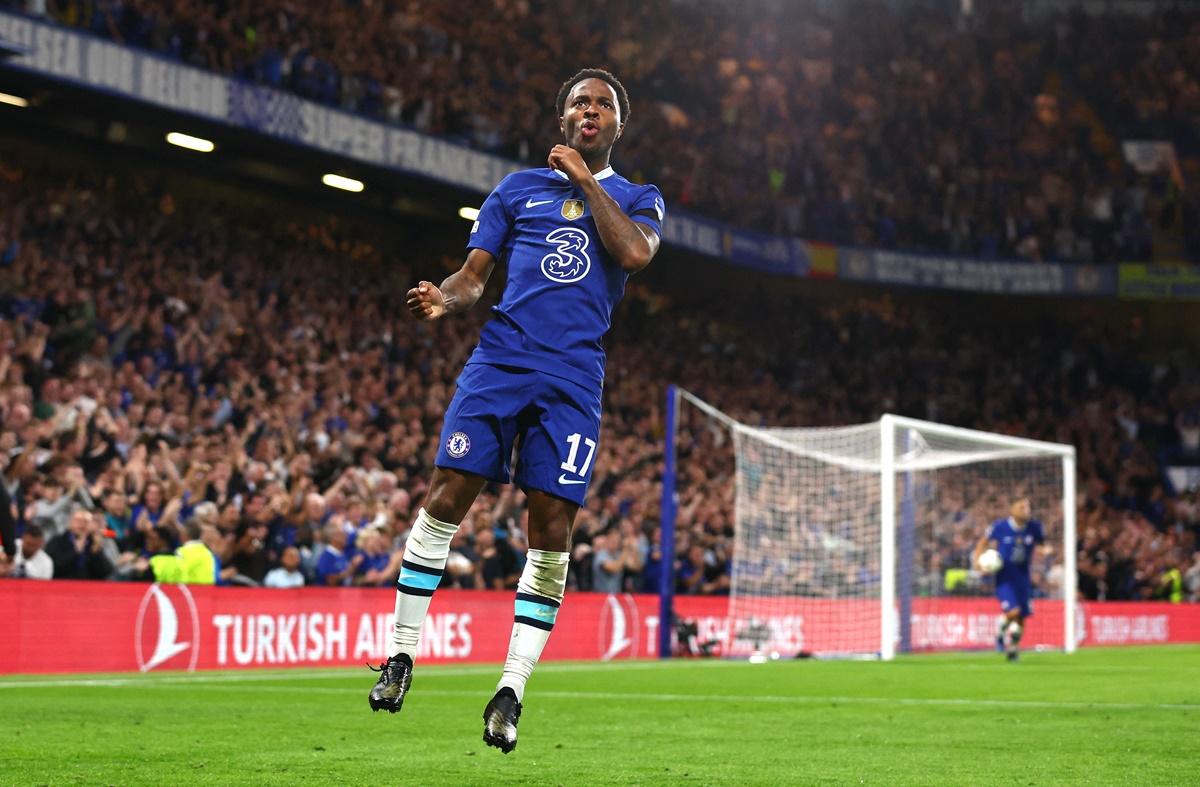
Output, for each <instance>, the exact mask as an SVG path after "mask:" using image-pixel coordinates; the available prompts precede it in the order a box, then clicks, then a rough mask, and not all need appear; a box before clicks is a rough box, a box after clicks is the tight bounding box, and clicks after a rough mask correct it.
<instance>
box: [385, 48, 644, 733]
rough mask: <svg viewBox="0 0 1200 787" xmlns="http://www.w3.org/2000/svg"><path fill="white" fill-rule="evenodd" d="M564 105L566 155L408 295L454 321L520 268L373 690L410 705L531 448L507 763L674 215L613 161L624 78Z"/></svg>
mask: <svg viewBox="0 0 1200 787" xmlns="http://www.w3.org/2000/svg"><path fill="white" fill-rule="evenodd" d="M556 109H557V114H558V118H559V127H560V129H561V131H562V134H563V137H564V139H565V143H566V144H561V145H555V146H554V147H553V148H552V149H551V150H550V155H549V158H548V161H547V164H548V165H549V166H548V167H546V168H543V169H530V170H524V171H521V172H514V173H513V174H511V175H509V176H508V177H506V178H505V179H504V180H503V181H501V182H500V184H499V185H498V186H497V187H496V189H495V191H493V192H492V193H491V195H489V196H488V198H487V199H486V200H485V201H484V203H483V207H482V208H481V209H480V211H479V219H478V221H476V222H475V225H474V226H473V227H472V228H471V234H470V240H469V241H468V242H467V249H468V253H467V258H466V262H465V263H464V264H463V266H462V268H461V269H460V270H459V271H457V272H456V273H454V274H452V275H450V276H449V277H448V278H447V279H446V280H445V281H443V282H442V283H441V284H440V285H435V284H433V283H431V282H427V281H422V282H420V283H418V285H417V286H416V287H414V288H413V289H411V290H409V292H408V308H409V309H410V310H411V311H412V313H413V314H414V315H416V316H417V317H418V318H419V319H422V320H437V319H441V318H443V317H446V316H448V315H453V314H457V313H459V312H463V311H466V310H467V309H469V308H471V306H473V305H474V304H475V302H476V301H477V300H479V297H480V295H482V293H483V288H484V284H485V283H486V282H487V280H488V277H489V276H490V275H491V273H492V270H493V268H494V267H495V266H496V264H497V263H498V262H499V263H503V264H505V265H506V266H507V279H506V282H505V286H504V294H503V296H502V297H501V299H500V303H499V305H497V306H495V307H493V308H492V319H491V321H489V322H488V323H487V325H485V326H484V328H483V331H482V332H481V335H480V338H479V344H478V346H477V347H476V348H475V351H474V352H473V353H472V355H471V357H470V359H469V360H468V361H467V364H466V366H465V368H464V369H463V371H462V373H461V374H460V375H459V377H458V382H457V391H456V392H455V395H454V398H453V399H452V400H451V402H450V405H449V407H448V409H447V410H446V416H445V420H444V422H443V426H442V435H441V447H440V449H439V452H438V455H437V459H436V461H435V465H436V467H435V470H434V473H433V478H432V480H431V484H430V489H429V494H428V496H427V497H426V499H425V504H424V507H423V508H421V510H420V511H419V512H418V514H417V517H416V522H415V523H414V524H413V527H412V531H411V533H410V535H409V537H408V543H407V547H406V551H405V554H404V562H403V564H402V569H401V572H400V577H399V580H398V581H397V594H396V612H395V615H396V617H395V625H394V629H393V638H392V642H391V644H390V647H389V649H388V660H387V661H386V662H385V663H384V664H383V665H381V668H380V669H381V674H380V676H379V680H378V682H377V683H376V684H375V687H374V688H373V689H372V690H371V693H370V704H371V707H372V708H373V709H375V710H381V709H382V710H388V711H391V712H393V713H394V712H396V711H398V710H400V706H401V704H402V703H403V702H404V697H405V695H406V694H407V692H408V689H409V685H410V684H411V682H412V670H413V660H414V658H415V657H416V653H417V643H418V636H419V634H420V631H421V623H422V621H423V620H424V619H425V615H426V612H427V610H428V609H429V602H430V597H431V596H432V595H433V592H434V590H435V589H436V588H437V586H438V584H439V583H440V581H441V577H442V572H443V571H444V570H445V565H446V557H447V555H448V553H449V545H450V539H451V538H452V537H453V536H454V533H455V532H456V531H457V530H458V525H459V523H460V522H461V521H462V519H463V517H464V516H465V515H466V513H467V511H468V509H469V508H470V507H471V504H472V503H473V502H474V500H475V498H476V496H477V495H478V494H479V492H480V491H481V490H482V489H483V486H484V484H486V483H487V482H488V481H494V482H497V483H508V482H509V480H510V475H511V472H510V468H509V458H510V457H511V455H512V450H513V446H514V445H516V447H517V454H518V459H517V462H516V473H515V480H516V483H517V484H518V485H520V486H521V487H522V488H523V489H524V490H525V493H526V495H527V498H528V504H529V533H528V542H529V545H530V547H531V548H530V549H529V554H528V560H527V562H526V564H525V567H524V570H523V572H522V574H521V577H520V581H519V583H518V585H517V594H516V603H515V609H514V616H513V627H512V636H511V638H510V639H509V648H508V657H507V660H506V661H505V663H504V670H503V674H502V675H501V678H500V682H499V684H498V686H497V691H496V694H495V696H494V697H492V699H491V701H490V702H489V703H488V704H487V707H486V709H485V710H484V713H483V719H484V731H483V739H484V741H485V742H486V743H487V744H488V745H490V746H495V747H496V748H499V749H500V750H501V751H503V752H505V753H506V754H507V753H508V752H510V751H512V750H513V749H514V748H516V745H517V721H518V719H519V718H520V715H521V707H522V705H521V704H522V702H523V700H524V693H525V683H526V681H527V680H528V679H529V676H530V674H531V673H532V671H533V667H534V665H535V664H536V663H537V660H538V658H539V656H540V655H541V653H542V649H543V648H544V647H545V645H546V642H547V640H548V639H549V637H550V632H551V631H552V630H553V628H554V622H555V619H556V618H557V616H558V612H559V606H560V604H561V602H562V598H563V589H564V586H565V584H566V578H567V557H568V551H569V549H570V546H571V527H572V525H573V523H574V521H575V514H576V512H577V511H578V510H579V506H580V505H581V504H582V503H583V501H584V497H585V495H586V493H587V488H588V483H589V481H590V480H591V477H592V471H593V470H594V463H593V460H594V459H595V457H596V450H597V443H598V441H599V438H600V394H601V389H602V387H603V383H604V361H605V356H604V347H603V345H602V342H601V340H602V339H603V337H604V334H605V333H606V332H607V331H608V329H609V325H610V323H611V320H612V314H613V309H614V308H615V307H616V305H617V302H618V301H619V300H620V298H621V295H622V294H623V292H624V289H625V281H626V280H627V279H628V278H629V276H630V275H631V274H633V273H636V272H638V271H640V270H641V269H642V268H645V267H646V266H647V265H649V264H650V260H652V259H653V258H654V255H655V253H656V252H657V251H658V247H659V237H660V234H661V229H662V221H663V215H664V206H663V199H662V195H661V194H660V192H659V190H658V189H657V188H656V187H655V186H639V185H637V184H634V183H631V182H629V181H628V180H626V179H625V178H623V177H621V176H620V175H618V174H617V173H616V172H614V171H613V169H612V167H611V166H610V165H609V156H610V154H611V153H612V148H613V145H614V144H615V143H616V141H617V140H618V139H620V137H621V133H622V132H623V131H624V129H625V123H626V122H627V121H628V119H629V97H628V95H627V94H626V92H625V88H624V87H623V86H622V85H621V83H620V81H618V80H617V78H616V77H615V76H613V75H612V74H610V73H608V72H607V71H602V70H600V69H584V70H582V71H580V72H579V73H577V74H575V76H573V77H571V78H570V79H568V80H567V81H566V82H565V83H563V85H562V88H561V89H560V90H559V93H558V97H557V104H556Z"/></svg>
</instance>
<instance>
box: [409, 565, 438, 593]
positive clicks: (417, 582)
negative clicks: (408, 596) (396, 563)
mask: <svg viewBox="0 0 1200 787" xmlns="http://www.w3.org/2000/svg"><path fill="white" fill-rule="evenodd" d="M441 581H442V575H441V573H437V574H426V573H424V572H419V571H412V570H411V569H408V568H403V569H401V570H400V580H399V584H401V585H404V586H405V587H410V588H419V589H420V590H436V589H437V586H438V583H440V582H441Z"/></svg>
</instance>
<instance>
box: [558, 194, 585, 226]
mask: <svg viewBox="0 0 1200 787" xmlns="http://www.w3.org/2000/svg"><path fill="white" fill-rule="evenodd" d="M562 215H563V218H564V219H567V220H568V221H574V220H575V219H577V218H579V217H580V216H582V215H583V200H581V199H568V200H563V205H562Z"/></svg>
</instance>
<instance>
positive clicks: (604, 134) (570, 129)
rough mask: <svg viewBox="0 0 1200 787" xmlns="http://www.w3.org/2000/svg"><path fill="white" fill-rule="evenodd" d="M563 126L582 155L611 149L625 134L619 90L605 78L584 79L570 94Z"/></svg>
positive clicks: (567, 137) (568, 138)
mask: <svg viewBox="0 0 1200 787" xmlns="http://www.w3.org/2000/svg"><path fill="white" fill-rule="evenodd" d="M559 126H560V128H561V129H562V133H563V136H564V137H565V138H566V140H567V145H568V146H569V147H572V148H574V149H575V150H578V151H579V152H580V153H582V154H585V155H586V154H589V153H599V152H602V151H607V150H609V149H610V148H611V147H612V146H613V144H614V143H616V141H617V139H618V138H619V137H620V136H621V110H620V107H619V105H618V104H617V93H616V91H615V90H613V88H612V85H610V84H608V83H607V82H605V81H604V80H603V79H584V80H582V81H580V82H579V83H577V84H576V85H575V87H573V88H571V92H570V93H568V94H567V101H566V106H565V107H564V108H563V116H562V118H560V119H559Z"/></svg>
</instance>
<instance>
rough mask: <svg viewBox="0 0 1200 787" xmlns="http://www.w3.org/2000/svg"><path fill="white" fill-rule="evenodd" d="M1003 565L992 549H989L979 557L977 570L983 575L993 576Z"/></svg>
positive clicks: (1001, 559) (1002, 561)
mask: <svg viewBox="0 0 1200 787" xmlns="http://www.w3.org/2000/svg"><path fill="white" fill-rule="evenodd" d="M1003 565H1004V559H1003V558H1001V557H1000V553H999V552H997V551H996V550H994V549H989V550H987V551H986V552H984V553H983V554H982V555H980V556H979V570H980V571H982V572H983V573H985V574H995V573H996V572H997V571H999V570H1000V568H1001V567H1002V566H1003Z"/></svg>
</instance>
